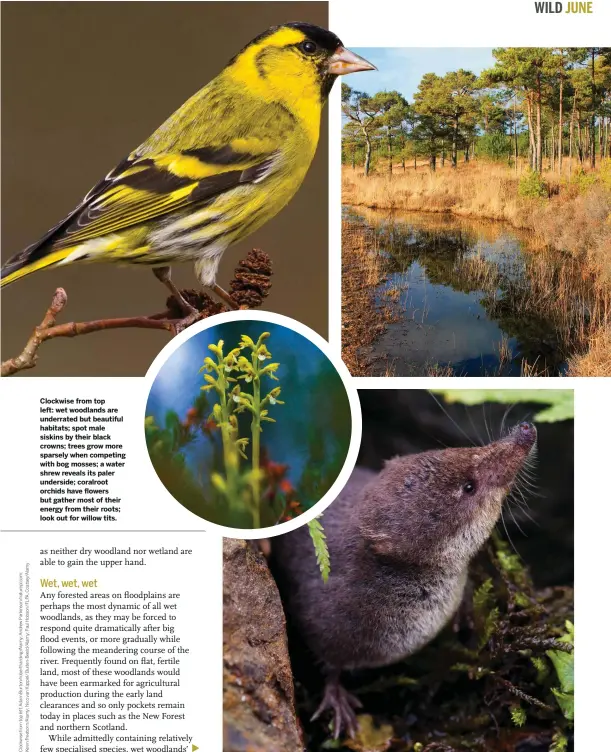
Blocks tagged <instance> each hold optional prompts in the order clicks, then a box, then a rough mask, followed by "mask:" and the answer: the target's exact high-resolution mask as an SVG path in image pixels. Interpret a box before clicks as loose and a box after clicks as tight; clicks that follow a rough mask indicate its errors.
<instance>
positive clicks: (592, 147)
mask: <svg viewBox="0 0 611 752" xmlns="http://www.w3.org/2000/svg"><path fill="white" fill-rule="evenodd" d="M594 60H595V55H594V49H592V115H591V117H590V140H589V141H590V167H592V169H594V168H595V167H596V105H597V102H596V81H595V78H594V73H595V68H594Z"/></svg>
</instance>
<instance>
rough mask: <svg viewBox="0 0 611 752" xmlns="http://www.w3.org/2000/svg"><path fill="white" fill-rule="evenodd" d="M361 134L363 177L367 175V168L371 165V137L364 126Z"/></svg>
mask: <svg viewBox="0 0 611 752" xmlns="http://www.w3.org/2000/svg"><path fill="white" fill-rule="evenodd" d="M363 135H364V136H365V177H369V168H370V166H371V139H370V138H369V133H367V130H366V129H365V128H363Z"/></svg>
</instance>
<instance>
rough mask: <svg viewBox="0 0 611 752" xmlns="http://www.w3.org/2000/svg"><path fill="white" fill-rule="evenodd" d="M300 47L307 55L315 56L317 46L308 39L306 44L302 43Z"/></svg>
mask: <svg viewBox="0 0 611 752" xmlns="http://www.w3.org/2000/svg"><path fill="white" fill-rule="evenodd" d="M299 47H300V49H301V51H302V52H305V54H306V55H313V54H314V53H315V52H316V45H315V44H314V42H312V41H311V40H309V39H306V40H305V42H302V43H301V44H300V45H299Z"/></svg>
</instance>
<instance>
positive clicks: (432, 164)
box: [429, 154, 437, 172]
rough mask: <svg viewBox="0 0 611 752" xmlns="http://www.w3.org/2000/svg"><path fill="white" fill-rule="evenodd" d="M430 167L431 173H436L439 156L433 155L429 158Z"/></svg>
mask: <svg viewBox="0 0 611 752" xmlns="http://www.w3.org/2000/svg"><path fill="white" fill-rule="evenodd" d="M429 166H430V168H431V172H435V169H436V168H437V155H436V154H431V156H430V158H429Z"/></svg>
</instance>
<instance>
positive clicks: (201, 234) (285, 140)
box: [2, 23, 375, 315]
mask: <svg viewBox="0 0 611 752" xmlns="http://www.w3.org/2000/svg"><path fill="white" fill-rule="evenodd" d="M365 70H375V66H373V65H371V63H368V62H367V61H366V60H364V59H363V58H361V57H359V56H358V55H355V54H354V53H353V52H350V50H347V49H345V48H344V46H343V45H342V43H341V41H340V40H339V39H338V38H337V37H336V36H335V34H332V33H331V32H330V31H327V30H325V29H322V28H320V27H318V26H313V25H311V24H307V23H289V24H285V25H283V26H276V27H272V28H271V29H269V30H268V31H266V32H265V33H263V34H261V35H260V36H258V37H257V38H256V39H254V40H253V41H252V42H251V43H250V44H249V45H247V46H246V47H245V48H244V49H243V50H242V51H241V52H239V53H238V54H237V55H236V56H235V57H234V58H233V59H232V60H231V61H230V62H229V63H228V65H227V66H226V67H225V68H224V69H223V71H222V72H221V73H220V74H219V75H218V76H217V77H216V78H215V79H213V80H212V81H211V82H210V83H209V84H208V85H207V86H205V87H204V88H203V89H201V90H200V91H198V92H197V93H196V94H195V95H194V96H193V97H191V99H189V100H188V101H187V102H185V103H184V104H183V105H182V107H180V108H179V109H178V110H177V111H176V112H175V113H174V114H173V115H171V116H170V117H169V118H168V119H167V120H166V121H165V123H163V125H161V126H160V127H159V128H158V129H157V130H156V131H155V132H154V133H153V135H152V136H150V138H148V139H147V140H146V141H145V142H144V143H143V144H142V145H141V146H139V147H138V148H137V149H135V150H134V151H133V152H132V153H131V154H130V155H129V156H128V157H127V158H126V159H124V160H123V161H122V162H121V163H120V164H119V165H118V166H117V167H115V169H114V170H112V171H111V172H109V173H108V175H106V177H105V178H104V179H103V180H101V181H100V182H99V183H98V184H97V185H96V186H95V187H94V188H93V189H92V190H91V191H89V193H88V194H87V195H86V196H85V198H84V199H83V201H82V202H81V203H80V204H79V205H78V206H77V207H76V209H75V210H74V211H73V212H71V213H70V214H69V215H68V216H67V217H66V218H65V219H63V220H62V221H61V222H60V223H59V224H58V225H56V226H55V227H53V228H52V229H51V230H49V232H47V234H46V235H44V237H42V238H41V239H40V240H39V241H37V242H36V243H33V244H32V245H30V246H28V247H27V248H25V249H24V250H23V251H21V253H18V254H17V255H16V256H14V257H13V258H11V259H10V260H9V261H8V262H7V263H6V264H5V266H4V267H3V268H2V286H4V285H8V284H10V283H11V282H14V281H15V280H17V279H19V278H20V277H24V276H26V275H27V274H30V273H31V272H34V271H37V270H38V269H43V268H45V267H50V266H55V265H59V264H69V263H72V262H75V261H88V262H91V261H112V262H117V263H130V264H149V265H150V266H152V268H153V272H154V273H155V275H156V276H157V277H158V279H160V280H161V281H162V282H163V283H164V284H165V285H166V286H167V287H168V288H169V289H170V290H171V292H172V294H173V295H174V296H175V297H176V298H177V300H178V301H179V303H180V305H181V307H182V308H183V311H184V313H185V315H189V314H191V313H193V312H194V311H193V309H192V308H191V306H190V305H189V304H188V303H187V302H186V301H185V300H184V299H183V298H182V296H181V295H180V292H179V291H178V290H177V289H176V286H175V285H174V283H173V282H172V280H171V277H170V267H169V264H170V263H172V262H177V261H193V262H194V263H195V272H196V275H197V277H198V279H199V281H200V282H201V284H202V285H203V286H206V287H209V288H211V289H212V290H213V291H214V292H215V293H216V294H217V295H218V296H219V297H221V298H222V299H223V300H224V301H225V302H226V303H228V304H229V305H230V306H231V307H233V308H235V303H234V302H233V301H232V299H231V298H230V297H229V295H228V294H227V293H226V292H225V291H224V290H223V289H222V288H221V287H219V286H218V285H217V284H216V273H217V269H218V265H219V262H220V260H221V256H222V255H223V252H224V251H225V249H226V248H227V247H228V246H230V245H231V244H232V243H235V242H236V241H238V240H241V239H242V238H244V237H246V236H247V235H249V234H250V233H252V232H253V231H254V230H256V229H257V228H259V227H260V226H261V225H263V224H264V223H265V222H267V220H269V219H271V217H273V216H274V215H275V214H276V213H277V212H278V211H280V209H282V207H283V206H285V205H286V204H287V203H288V202H289V201H290V199H291V198H292V197H293V195H294V194H295V193H296V191H297V189H298V188H299V186H300V185H301V182H302V181H303V179H304V177H305V175H306V172H307V171H308V168H309V166H310V163H311V161H312V158H313V157H314V153H315V151H316V146H317V143H318V137H319V131H320V118H321V112H322V108H323V105H324V103H325V101H326V99H327V97H328V95H329V92H330V90H331V87H332V86H333V83H334V81H335V79H336V77H337V76H340V75H343V74H345V73H352V72H355V71H365Z"/></svg>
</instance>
